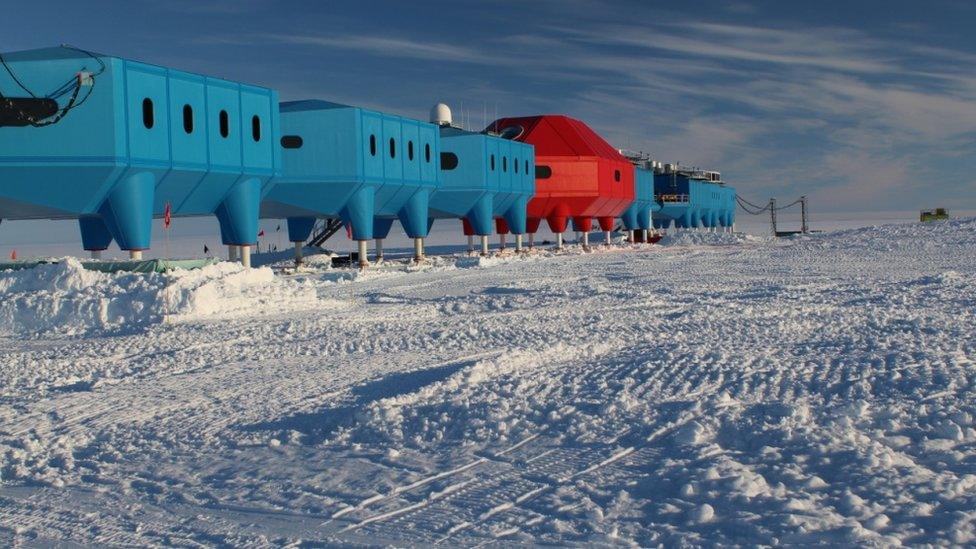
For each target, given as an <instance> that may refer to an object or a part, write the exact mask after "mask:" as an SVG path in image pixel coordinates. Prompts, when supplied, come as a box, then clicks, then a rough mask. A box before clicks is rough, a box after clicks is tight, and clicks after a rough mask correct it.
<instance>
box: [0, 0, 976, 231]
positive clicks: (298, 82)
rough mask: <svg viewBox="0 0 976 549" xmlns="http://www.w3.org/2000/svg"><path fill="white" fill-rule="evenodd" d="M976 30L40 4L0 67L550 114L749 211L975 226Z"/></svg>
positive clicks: (721, 17) (677, 14)
mask: <svg viewBox="0 0 976 549" xmlns="http://www.w3.org/2000/svg"><path fill="white" fill-rule="evenodd" d="M2 1H3V2H4V3H7V2H12V0H2ZM974 28H976V3H973V2H969V1H963V0H943V1H930V2H924V3H923V2H915V1H911V2H908V1H897V0H896V1H886V2H880V1H857V0H849V1H846V2H829V1H828V2H780V1H770V2H751V1H712V0H706V1H701V0H687V1H683V2H632V3H631V2H610V3H601V2H592V1H588V0H566V1H558V2H557V1H538V0H537V1H534V2H517V1H503V0H484V1H478V2H474V1H471V2H468V1H462V0H455V1H451V2H402V1H398V2H368V1H360V2H332V1H272V0H233V1H224V0H215V1H210V2H207V1H195V0H162V1H160V0H153V1H148V0H130V1H127V2H106V1H100V0H87V1H85V2H79V1H77V0H76V1H72V2H63V1H61V0H49V1H46V2H17V9H16V10H5V13H4V18H3V20H2V21H0V51H8V52H9V51H16V50H21V49H29V48H37V47H45V46H51V45H56V44H60V43H67V44H72V45H75V46H78V47H82V48H85V49H89V50H93V51H99V52H102V53H107V54H113V55H119V56H123V57H129V58H134V59H138V60H142V61H147V62H151V63H157V64H161V65H166V66H170V67H174V68H179V69H183V70H189V71H195V72H201V73H204V74H208V75H213V76H219V77H224V78H229V79H233V80H239V81H243V82H249V83H254V84H259V85H265V86H270V87H274V88H276V89H278V90H279V92H280V94H281V98H282V100H293V99H306V98H321V99H328V100H333V101H338V102H342V103H348V104H354V105H361V106H366V107H372V108H378V109H381V110H385V111H389V112H393V113H398V114H402V115H406V116H411V117H415V118H421V119H427V117H428V112H429V109H430V107H431V105H433V104H434V103H435V102H438V101H444V102H446V103H448V104H449V105H451V107H452V108H453V110H454V113H455V120H456V121H458V122H463V123H465V125H467V126H469V127H475V128H481V127H483V126H484V123H485V121H486V120H489V121H490V120H491V119H493V118H494V117H495V114H496V113H497V115H498V116H510V115H528V114H540V113H564V114H568V115H570V116H573V117H576V118H579V119H581V120H583V121H585V122H587V123H588V124H590V125H591V126H592V127H594V128H595V129H596V130H597V131H598V132H600V133H601V134H602V135H603V136H604V137H605V138H606V139H607V140H608V141H610V142H611V143H612V144H613V145H615V146H617V147H620V148H628V149H634V150H641V151H644V152H647V153H649V154H650V155H651V156H652V157H653V158H655V159H659V160H662V161H665V162H680V163H682V164H685V165H692V166H698V167H702V168H706V169H714V170H718V171H721V172H722V173H723V176H724V179H725V180H726V181H727V182H729V183H730V184H732V185H734V186H735V187H736V188H737V189H738V191H739V193H740V194H741V195H743V196H744V197H746V198H747V199H749V200H751V201H754V202H759V201H765V200H767V199H768V198H769V197H770V196H776V197H777V198H778V200H779V201H780V203H783V202H784V201H786V200H792V199H793V198H795V197H797V196H799V195H807V196H808V197H809V200H810V204H811V209H812V210H813V211H841V212H842V211H873V210H906V211H910V210H917V209H923V208H931V207H937V206H946V207H949V208H950V210H953V209H957V210H972V209H976V192H974V191H976V34H974V33H973V29H974ZM462 111H463V115H462Z"/></svg>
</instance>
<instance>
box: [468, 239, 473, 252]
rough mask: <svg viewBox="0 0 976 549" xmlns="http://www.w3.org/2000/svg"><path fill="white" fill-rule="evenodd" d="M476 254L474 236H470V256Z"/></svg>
mask: <svg viewBox="0 0 976 549" xmlns="http://www.w3.org/2000/svg"><path fill="white" fill-rule="evenodd" d="M473 253H474V236H471V235H468V254H473Z"/></svg>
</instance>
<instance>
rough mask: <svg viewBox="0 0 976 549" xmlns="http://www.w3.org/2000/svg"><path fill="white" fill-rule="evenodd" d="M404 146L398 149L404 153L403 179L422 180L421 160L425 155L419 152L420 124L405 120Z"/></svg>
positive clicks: (399, 152)
mask: <svg viewBox="0 0 976 549" xmlns="http://www.w3.org/2000/svg"><path fill="white" fill-rule="evenodd" d="M402 135H403V141H402V143H403V147H402V149H403V150H402V151H397V152H398V154H402V155H403V179H404V180H406V181H413V182H418V183H419V182H420V161H421V157H422V156H423V155H421V154H418V153H419V152H420V147H418V145H417V144H418V142H419V141H420V125H419V124H417V123H416V122H413V121H411V120H404V121H403V131H402Z"/></svg>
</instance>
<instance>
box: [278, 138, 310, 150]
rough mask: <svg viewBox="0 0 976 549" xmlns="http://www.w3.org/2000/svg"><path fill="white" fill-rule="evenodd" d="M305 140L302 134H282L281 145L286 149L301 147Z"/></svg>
mask: <svg viewBox="0 0 976 549" xmlns="http://www.w3.org/2000/svg"><path fill="white" fill-rule="evenodd" d="M304 144H305V142H304V141H303V140H302V137H301V136H300V135H283V136H281V146H282V147H284V148H286V149H300V148H302V145H304Z"/></svg>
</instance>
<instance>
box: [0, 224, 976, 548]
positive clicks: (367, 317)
mask: <svg viewBox="0 0 976 549" xmlns="http://www.w3.org/2000/svg"><path fill="white" fill-rule="evenodd" d="M662 244H663V245H635V246H617V247H614V248H611V249H605V248H600V247H597V248H595V251H594V252H593V253H583V252H582V251H581V250H579V249H578V248H576V247H572V246H571V247H570V248H569V249H568V250H566V251H565V252H562V253H555V252H552V251H541V250H540V251H537V252H536V253H534V254H531V255H529V256H526V257H516V256H514V255H496V256H493V257H490V258H484V259H482V258H469V257H466V256H462V255H448V256H441V257H434V258H431V261H430V262H429V263H428V264H426V265H421V266H414V265H410V264H409V263H407V262H406V261H398V260H393V261H387V262H385V263H383V264H381V265H379V266H377V267H375V268H373V269H372V270H371V271H368V272H366V273H363V274H360V273H358V272H356V271H354V270H345V269H331V268H329V267H328V266H327V264H326V263H325V262H321V261H317V262H311V263H312V264H310V265H308V266H306V267H304V268H302V269H299V270H298V271H297V272H291V271H288V273H285V272H283V271H281V270H280V269H279V270H272V268H269V267H261V268H256V269H252V270H250V271H247V270H243V269H241V268H240V267H237V266H234V265H231V264H219V265H214V266H211V267H207V268H205V269H202V270H199V271H190V272H176V273H167V274H154V275H133V274H103V273H95V272H89V271H85V270H83V269H82V268H81V267H80V264H78V263H77V261H75V260H72V259H67V258H66V259H64V260H63V261H61V262H60V263H58V264H53V265H45V266H41V267H38V268H36V269H33V270H30V271H7V272H0V356H2V359H0V474H2V481H0V482H2V484H0V544H3V545H11V544H16V543H25V544H30V545H57V544H81V545H138V546H143V545H204V546H213V545H235V546H236V545H289V544H291V545H312V546H319V545H344V544H352V545H370V546H372V545H394V546H425V545H431V544H435V543H440V544H444V545H449V546H472V545H479V544H484V543H492V542H495V543H502V544H549V545H557V546H560V545H639V546H648V545H659V544H663V545H668V546H671V545H702V544H709V545H710V544H738V545H756V544H764V545H783V544H807V543H819V544H829V545H850V544H859V545H861V544H867V545H897V544H913V545H921V544H939V545H946V544H966V543H972V542H973V541H976V511H974V510H973V509H976V467H974V465H976V423H974V416H976V399H974V396H976V395H974V392H976V384H974V382H976V366H974V363H973V361H974V357H976V269H974V267H976V219H971V218H970V219H959V220H953V221H951V222H947V223H937V224H927V225H920V224H902V225H882V226H875V227H868V228H856V229H848V230H842V231H836V232H831V233H825V234H818V235H809V236H798V237H794V238H790V239H780V240H776V241H774V240H772V239H769V238H763V237H745V236H741V235H725V234H712V233H682V234H677V235H673V236H669V237H668V238H666V239H664V240H662ZM271 259H274V258H271ZM279 259H280V261H281V265H279V266H283V265H285V264H287V261H288V256H287V254H284V255H282V257H281V258H279ZM275 268H276V269H277V268H278V267H275Z"/></svg>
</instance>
